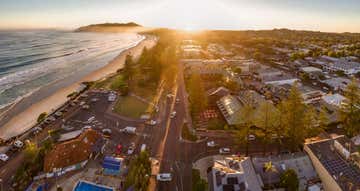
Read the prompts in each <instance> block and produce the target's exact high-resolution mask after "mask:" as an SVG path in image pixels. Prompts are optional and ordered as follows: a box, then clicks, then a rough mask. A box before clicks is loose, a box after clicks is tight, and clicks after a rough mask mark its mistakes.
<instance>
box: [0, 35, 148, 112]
mask: <svg viewBox="0 0 360 191" xmlns="http://www.w3.org/2000/svg"><path fill="white" fill-rule="evenodd" d="M143 39H144V36H141V35H137V34H133V33H75V32H69V31H0V109H2V108H4V107H6V106H8V105H11V104H13V103H16V102H18V101H20V100H21V99H23V98H24V97H26V96H29V95H31V94H32V93H34V92H35V91H37V90H39V89H40V88H41V87H44V86H49V85H51V84H52V83H54V84H55V83H56V82H58V81H60V80H64V79H67V78H70V77H71V78H74V77H76V78H79V79H80V78H81V77H83V76H85V75H86V74H89V73H90V72H92V71H95V70H97V69H99V68H101V67H103V66H105V65H106V64H107V63H108V62H109V61H111V60H112V59H113V58H115V57H116V56H117V55H118V54H119V53H120V52H122V51H123V50H126V49H128V48H131V47H133V46H135V45H137V44H138V43H139V42H140V41H141V40H143Z"/></svg>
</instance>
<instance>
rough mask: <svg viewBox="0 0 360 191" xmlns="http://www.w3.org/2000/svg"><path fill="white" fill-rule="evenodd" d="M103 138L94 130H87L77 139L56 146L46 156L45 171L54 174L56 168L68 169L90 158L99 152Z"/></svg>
mask: <svg viewBox="0 0 360 191" xmlns="http://www.w3.org/2000/svg"><path fill="white" fill-rule="evenodd" d="M100 144H102V137H101V135H100V134H99V133H97V132H96V131H94V130H91V129H89V130H86V131H85V132H83V133H82V134H81V135H80V136H79V137H77V138H76V139H73V140H70V141H66V142H63V143H60V144H57V145H55V146H54V148H53V149H52V150H51V151H50V152H49V153H48V154H46V156H45V160H44V171H45V172H52V171H53V169H54V168H64V167H68V166H71V165H74V164H77V163H80V162H82V161H85V160H87V159H88V158H89V156H90V154H91V153H92V152H95V151H98V150H99V148H100Z"/></svg>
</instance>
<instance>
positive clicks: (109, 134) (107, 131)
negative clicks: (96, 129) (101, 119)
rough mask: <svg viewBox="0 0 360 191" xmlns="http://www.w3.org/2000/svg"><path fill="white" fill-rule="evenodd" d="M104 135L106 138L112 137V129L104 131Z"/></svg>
mask: <svg viewBox="0 0 360 191" xmlns="http://www.w3.org/2000/svg"><path fill="white" fill-rule="evenodd" d="M102 133H103V135H104V137H110V136H111V133H112V131H111V129H103V130H102Z"/></svg>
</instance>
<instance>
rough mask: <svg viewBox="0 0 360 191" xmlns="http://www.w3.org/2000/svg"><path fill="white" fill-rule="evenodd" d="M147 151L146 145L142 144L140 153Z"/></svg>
mask: <svg viewBox="0 0 360 191" xmlns="http://www.w3.org/2000/svg"><path fill="white" fill-rule="evenodd" d="M145 150H146V144H142V145H141V148H140V152H144V151H145Z"/></svg>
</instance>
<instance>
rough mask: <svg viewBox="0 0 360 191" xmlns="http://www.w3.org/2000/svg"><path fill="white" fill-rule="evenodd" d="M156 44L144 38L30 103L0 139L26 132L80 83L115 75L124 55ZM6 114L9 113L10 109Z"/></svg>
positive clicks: (0, 132) (153, 39) (135, 54)
mask: <svg viewBox="0 0 360 191" xmlns="http://www.w3.org/2000/svg"><path fill="white" fill-rule="evenodd" d="M156 43H157V37H155V36H146V38H145V39H144V40H143V41H141V42H140V43H139V44H138V45H137V46H135V47H132V48H130V49H127V50H125V51H123V52H121V53H120V54H119V55H118V56H117V57H115V58H114V59H113V60H112V61H110V62H109V64H107V65H106V66H104V67H102V68H100V69H98V70H96V71H94V72H91V73H90V74H88V75H86V76H85V77H84V78H82V79H81V80H79V81H77V82H76V83H74V84H72V85H70V86H67V87H65V88H61V89H59V90H58V91H56V92H55V93H54V94H52V95H51V96H49V97H47V98H44V99H42V100H40V101H38V102H36V103H32V104H31V106H30V107H28V108H24V110H23V111H22V112H20V113H17V114H13V116H14V117H12V118H10V119H9V120H7V122H6V123H4V124H3V125H2V126H1V127H0V139H3V140H7V139H10V138H11V137H14V136H18V135H20V134H22V133H24V132H26V131H27V130H29V129H30V128H31V127H33V126H34V125H36V120H37V117H38V116H39V115H40V114H41V113H43V112H47V113H51V112H53V111H55V110H56V109H58V108H59V107H61V106H62V105H63V104H64V103H65V102H66V101H67V100H68V98H67V95H69V94H71V93H72V92H74V91H76V90H78V89H79V88H80V86H81V83H82V82H86V81H96V80H100V79H103V78H105V77H107V76H109V75H111V74H113V73H115V72H116V71H117V70H118V69H120V68H122V67H123V66H124V63H125V58H126V55H128V54H131V55H132V56H133V57H134V58H137V57H139V56H140V55H141V53H142V50H143V49H144V47H146V48H151V47H153V46H154V45H155V44H156ZM8 112H11V109H10V110H9V111H8ZM5 115H6V114H5Z"/></svg>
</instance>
